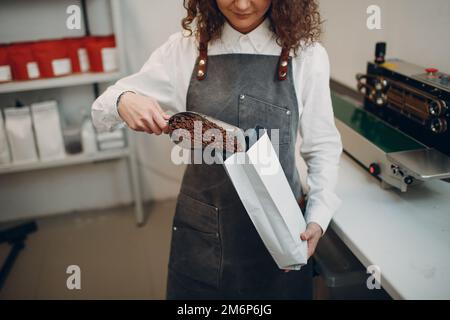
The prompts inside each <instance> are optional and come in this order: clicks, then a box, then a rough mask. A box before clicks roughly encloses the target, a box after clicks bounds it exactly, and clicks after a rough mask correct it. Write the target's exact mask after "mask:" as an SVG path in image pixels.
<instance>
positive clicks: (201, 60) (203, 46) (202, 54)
mask: <svg viewBox="0 0 450 320" xmlns="http://www.w3.org/2000/svg"><path fill="white" fill-rule="evenodd" d="M198 52H199V54H198V58H197V62H196V65H197V80H198V81H202V80H204V79H205V78H206V70H207V67H208V40H207V39H206V36H205V35H204V34H201V35H200V44H199V46H198Z"/></svg>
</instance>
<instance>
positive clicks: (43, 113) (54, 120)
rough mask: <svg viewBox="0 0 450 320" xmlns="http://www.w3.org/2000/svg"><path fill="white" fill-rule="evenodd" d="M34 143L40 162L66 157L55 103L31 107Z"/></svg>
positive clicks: (47, 102) (42, 103) (45, 102)
mask: <svg viewBox="0 0 450 320" xmlns="http://www.w3.org/2000/svg"><path fill="white" fill-rule="evenodd" d="M31 114H32V117H33V124H34V131H35V133H36V142H37V147H38V152H39V157H40V158H41V160H44V161H46V160H56V159H62V158H64V157H65V156H66V152H65V149H64V140H63V135H62V130H61V122H60V120H59V112H58V104H57V102H56V101H44V102H39V103H33V104H32V105H31Z"/></svg>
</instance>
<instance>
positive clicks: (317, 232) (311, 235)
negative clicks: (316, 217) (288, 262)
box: [284, 222, 323, 272]
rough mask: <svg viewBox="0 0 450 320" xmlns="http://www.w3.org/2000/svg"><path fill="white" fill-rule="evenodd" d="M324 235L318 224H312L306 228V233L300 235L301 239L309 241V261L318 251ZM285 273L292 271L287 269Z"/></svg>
mask: <svg viewBox="0 0 450 320" xmlns="http://www.w3.org/2000/svg"><path fill="white" fill-rule="evenodd" d="M322 233H323V231H322V228H321V227H320V226H319V225H318V224H317V223H315V222H311V223H309V224H308V226H307V227H306V230H305V232H303V233H302V234H301V235H300V239H302V240H303V241H308V242H307V243H308V259H309V258H310V257H311V256H312V255H313V254H314V251H316V247H317V244H318V243H319V240H320V238H321V237H322ZM284 271H285V272H289V271H290V270H287V269H285V270H284Z"/></svg>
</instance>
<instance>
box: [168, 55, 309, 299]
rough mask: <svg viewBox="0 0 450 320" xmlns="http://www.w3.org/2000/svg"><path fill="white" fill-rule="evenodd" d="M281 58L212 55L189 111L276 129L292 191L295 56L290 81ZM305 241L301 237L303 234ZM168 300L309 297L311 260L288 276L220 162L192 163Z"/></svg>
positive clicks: (297, 188) (296, 186)
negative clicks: (281, 72)
mask: <svg viewBox="0 0 450 320" xmlns="http://www.w3.org/2000/svg"><path fill="white" fill-rule="evenodd" d="M278 62H279V57H278V56H266V55H250V54H226V55H217V56H210V57H208V72H207V77H205V79H204V80H203V81H199V80H198V79H197V71H196V69H195V68H194V72H193V74H192V78H191V81H190V86H189V90H188V94H187V110H190V111H196V112H201V113H204V114H207V115H210V116H212V117H214V118H216V119H219V120H222V121H225V122H228V123H230V124H232V125H235V126H239V127H240V128H242V129H245V130H246V129H248V128H254V127H255V126H256V125H260V126H262V127H264V128H266V129H279V130H280V132H279V138H280V139H279V146H278V147H279V158H280V162H281V165H282V167H283V170H284V172H285V174H286V176H287V178H288V181H289V183H290V186H291V188H292V190H293V192H294V194H295V195H296V196H297V198H298V199H299V198H300V196H301V184H300V181H299V176H298V172H297V169H296V166H295V154H294V153H295V151H294V150H295V142H296V138H297V127H298V120H299V111H298V105H297V97H296V94H295V89H294V85H293V77H292V67H291V63H292V61H291V59H290V58H289V65H288V68H287V70H289V71H288V74H287V77H286V80H285V81H279V79H277V77H276V74H277V66H278ZM299 236H300V235H299ZM167 298H168V299H311V298H312V268H311V263H308V265H306V266H304V267H303V268H302V269H301V270H300V271H291V272H287V273H286V272H284V271H283V270H280V269H279V268H278V267H277V265H276V264H275V262H274V260H273V258H272V256H271V255H270V253H269V252H268V251H267V249H266V248H265V246H264V244H263V242H262V240H261V238H260V237H259V235H258V233H257V231H256V229H255V228H254V226H253V224H252V222H251V220H250V218H249V216H248V214H247V212H246V211H245V209H244V207H243V205H242V202H241V201H240V199H239V197H238V195H237V193H236V191H235V189H234V187H233V185H232V183H231V181H230V179H229V177H228V176H227V174H226V172H225V169H224V168H223V166H222V165H221V164H212V165H208V164H191V165H188V166H187V169H186V172H185V174H184V177H183V182H182V186H181V191H180V195H179V197H178V200H177V206H176V213H175V217H174V222H173V231H172V242H171V251H170V261H169V275H168V283H167Z"/></svg>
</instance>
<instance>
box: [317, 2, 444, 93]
mask: <svg viewBox="0 0 450 320" xmlns="http://www.w3.org/2000/svg"><path fill="white" fill-rule="evenodd" d="M372 4H374V5H378V6H380V8H381V22H382V25H381V27H382V29H381V30H373V31H371V30H368V28H367V27H366V19H367V17H368V15H367V14H366V9H367V7H368V6H369V5H372ZM320 6H321V12H322V15H323V19H325V20H326V21H325V25H324V27H325V33H324V36H323V42H324V45H325V47H326V49H327V50H328V54H329V56H330V62H331V75H332V77H333V78H334V79H336V80H338V81H341V82H343V83H344V84H346V85H348V86H351V87H352V88H355V86H356V81H355V74H356V73H357V72H363V71H365V70H366V63H367V61H369V60H373V59H374V52H375V43H376V42H377V41H385V42H387V57H388V58H389V57H395V58H400V59H403V60H406V61H409V62H412V63H414V64H418V65H421V66H425V67H436V68H438V69H441V70H442V71H446V72H450V42H449V35H448V32H449V27H450V1H449V0H429V1H423V0H320Z"/></svg>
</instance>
